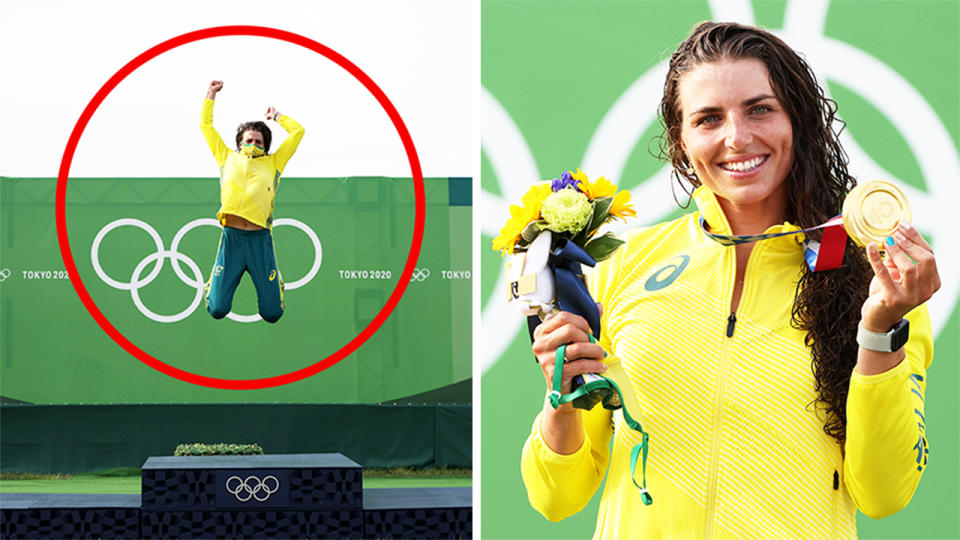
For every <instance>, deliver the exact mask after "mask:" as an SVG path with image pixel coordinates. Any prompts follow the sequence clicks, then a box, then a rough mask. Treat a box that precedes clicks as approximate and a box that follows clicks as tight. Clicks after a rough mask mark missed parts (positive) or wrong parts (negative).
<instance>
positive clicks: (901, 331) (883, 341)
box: [857, 319, 910, 352]
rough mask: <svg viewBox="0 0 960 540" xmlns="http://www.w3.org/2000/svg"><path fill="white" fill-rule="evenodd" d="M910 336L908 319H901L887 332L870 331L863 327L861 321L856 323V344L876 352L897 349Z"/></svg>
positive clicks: (904, 343)
mask: <svg viewBox="0 0 960 540" xmlns="http://www.w3.org/2000/svg"><path fill="white" fill-rule="evenodd" d="M909 337H910V321H908V320H906V319H901V320H900V322H898V323H897V324H896V325H895V326H894V327H893V328H892V329H890V331H889V332H884V333H880V332H871V331H870V330H867V329H866V328H864V327H863V321H860V324H859V325H857V344H858V345H860V346H861V347H863V348H864V349H867V350H870V351H877V352H894V351H899V350H900V349H901V348H902V347H903V346H904V345H906V343H907V339H909Z"/></svg>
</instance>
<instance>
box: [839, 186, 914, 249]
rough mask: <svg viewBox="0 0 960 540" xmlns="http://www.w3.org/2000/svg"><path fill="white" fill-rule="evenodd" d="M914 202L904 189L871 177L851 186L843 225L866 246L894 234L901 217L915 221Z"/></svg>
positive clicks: (845, 206) (881, 245)
mask: <svg viewBox="0 0 960 540" xmlns="http://www.w3.org/2000/svg"><path fill="white" fill-rule="evenodd" d="M912 219H913V216H912V214H911V213H910V203H908V202H907V197H906V196H905V195H904V194H903V192H902V191H900V189H899V188H898V187H897V186H895V185H893V184H891V183H890V182H885V181H883V180H871V181H869V182H864V183H862V184H859V185H857V187H855V188H853V189H851V190H850V193H848V194H847V198H846V199H844V201H843V227H844V228H845V229H846V230H847V234H849V235H850V238H852V239H853V241H854V242H856V243H858V244H860V245H861V246H866V245H867V243H869V242H877V243H878V244H880V247H881V249H883V245H884V244H883V242H884V240H885V239H886V238H887V237H888V236H890V235H892V234H893V233H894V231H895V230H896V229H897V224H899V223H900V222H901V221H911V220H912Z"/></svg>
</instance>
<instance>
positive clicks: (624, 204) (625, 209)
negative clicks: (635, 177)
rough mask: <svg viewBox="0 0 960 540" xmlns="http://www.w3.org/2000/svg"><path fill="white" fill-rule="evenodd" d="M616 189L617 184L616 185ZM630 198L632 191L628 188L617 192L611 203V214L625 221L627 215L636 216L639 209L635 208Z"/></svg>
mask: <svg viewBox="0 0 960 540" xmlns="http://www.w3.org/2000/svg"><path fill="white" fill-rule="evenodd" d="M614 189H616V186H614ZM630 198H631V197H630V192H629V191H627V190H623V191H621V192H619V193H617V194H616V195H615V196H614V197H613V203H611V204H610V211H609V214H610V215H611V216H613V217H618V218H620V219H622V220H624V221H626V220H627V216H634V217H636V215H637V211H636V210H634V209H633V205H631V204H630Z"/></svg>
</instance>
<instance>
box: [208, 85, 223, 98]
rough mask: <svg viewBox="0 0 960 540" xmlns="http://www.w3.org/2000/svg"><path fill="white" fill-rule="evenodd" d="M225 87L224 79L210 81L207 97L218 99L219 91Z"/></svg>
mask: <svg viewBox="0 0 960 540" xmlns="http://www.w3.org/2000/svg"><path fill="white" fill-rule="evenodd" d="M222 89H223V81H210V86H208V87H207V99H217V92H219V91H220V90H222Z"/></svg>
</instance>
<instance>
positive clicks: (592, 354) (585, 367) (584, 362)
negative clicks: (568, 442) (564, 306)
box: [533, 304, 607, 411]
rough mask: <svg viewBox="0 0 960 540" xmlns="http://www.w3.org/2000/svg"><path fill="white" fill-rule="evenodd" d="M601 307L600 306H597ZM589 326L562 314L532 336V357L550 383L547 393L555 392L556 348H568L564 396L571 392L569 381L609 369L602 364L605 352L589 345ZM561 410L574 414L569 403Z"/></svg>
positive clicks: (564, 364)
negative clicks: (549, 391)
mask: <svg viewBox="0 0 960 540" xmlns="http://www.w3.org/2000/svg"><path fill="white" fill-rule="evenodd" d="M597 305H598V306H599V304H597ZM589 336H590V325H589V324H587V321H586V320H585V319H584V318H583V317H580V316H579V315H574V314H573V313H569V312H566V311H561V312H560V313H557V314H556V315H552V316H550V317H548V318H547V320H545V321H543V322H542V323H540V325H539V326H537V328H536V330H534V332H533V338H534V339H533V354H535V355H536V357H537V361H538V362H539V363H540V369H541V370H543V377H544V379H545V380H546V382H547V389H552V388H553V374H554V364H555V362H556V358H557V348H559V347H560V346H561V345H563V344H567V348H566V352H565V354H564V356H563V360H564V362H563V379H562V383H561V390H560V391H561V393H563V394H567V393H569V392H570V380H571V379H573V378H574V377H575V376H577V375H581V374H583V373H602V372H604V371H606V369H607V366H606V365H605V364H604V363H603V362H602V360H603V354H604V353H603V348H602V347H600V345H597V344H596V343H590V337H589ZM560 409H564V410H568V411H569V410H572V409H573V407H572V405H571V404H569V403H565V404H563V405H561V406H560Z"/></svg>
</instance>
